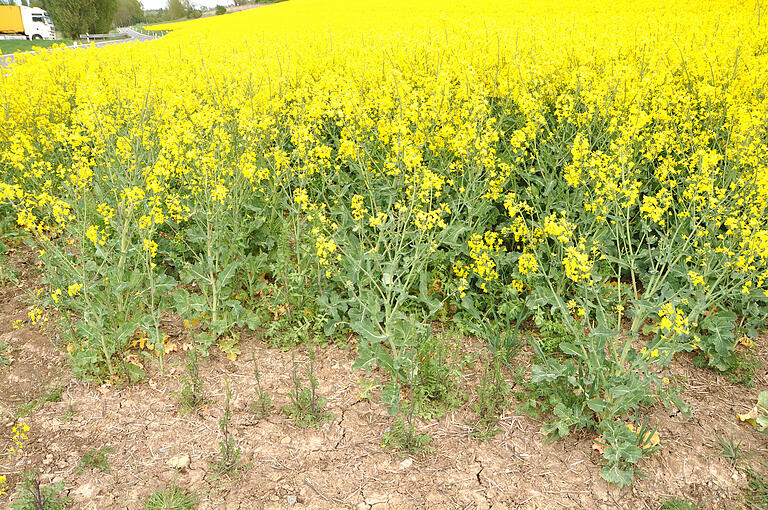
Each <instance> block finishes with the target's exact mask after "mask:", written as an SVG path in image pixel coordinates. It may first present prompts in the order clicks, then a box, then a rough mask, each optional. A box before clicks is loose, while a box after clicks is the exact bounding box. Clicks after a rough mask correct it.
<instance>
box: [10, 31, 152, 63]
mask: <svg viewBox="0 0 768 510" xmlns="http://www.w3.org/2000/svg"><path fill="white" fill-rule="evenodd" d="M117 31H118V32H120V33H121V34H125V35H127V36H128V37H126V38H124V39H107V40H104V41H98V42H93V43H80V44H73V45H72V46H65V48H70V49H73V50H74V49H78V48H90V47H91V46H96V47H97V48H101V47H102V46H107V45H108V44H120V43H127V42H143V41H151V40H152V39H158V38H159V36H156V35H146V34H142V33H140V32H137V31H136V30H133V29H132V28H127V27H125V28H118V29H117ZM41 51H49V50H47V49H46V50H41ZM25 53H37V52H36V51H28V52H25ZM22 54H23V53H22ZM13 57H14V56H13V55H0V67H5V66H7V65H8V64H10V63H11V62H13Z"/></svg>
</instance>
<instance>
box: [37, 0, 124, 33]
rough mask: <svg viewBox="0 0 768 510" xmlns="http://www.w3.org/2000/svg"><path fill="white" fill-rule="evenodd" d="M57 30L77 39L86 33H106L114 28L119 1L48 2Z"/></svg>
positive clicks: (59, 0) (47, 0)
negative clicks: (113, 23)
mask: <svg viewBox="0 0 768 510" xmlns="http://www.w3.org/2000/svg"><path fill="white" fill-rule="evenodd" d="M46 7H47V10H48V12H49V13H50V14H51V18H53V23H54V25H56V28H57V29H59V30H61V31H62V32H64V35H65V36H67V37H69V38H71V39H77V38H78V37H80V34H84V33H96V34H100V33H106V32H109V30H110V28H111V27H112V22H113V20H114V18H115V12H116V11H117V0H46Z"/></svg>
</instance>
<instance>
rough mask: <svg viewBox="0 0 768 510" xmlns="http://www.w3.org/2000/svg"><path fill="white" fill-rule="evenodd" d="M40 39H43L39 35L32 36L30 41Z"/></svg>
mask: <svg viewBox="0 0 768 510" xmlns="http://www.w3.org/2000/svg"><path fill="white" fill-rule="evenodd" d="M42 38H43V36H42V35H40V34H35V35H33V36H32V40H33V41H34V40H35V39H42Z"/></svg>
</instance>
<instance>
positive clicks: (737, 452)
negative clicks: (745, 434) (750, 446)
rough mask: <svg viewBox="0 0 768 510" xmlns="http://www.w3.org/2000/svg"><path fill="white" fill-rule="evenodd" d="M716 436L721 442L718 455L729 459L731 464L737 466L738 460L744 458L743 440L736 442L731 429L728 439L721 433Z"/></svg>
mask: <svg viewBox="0 0 768 510" xmlns="http://www.w3.org/2000/svg"><path fill="white" fill-rule="evenodd" d="M715 437H716V438H717V441H718V442H719V443H720V451H719V452H718V455H720V457H723V458H724V459H727V460H728V462H730V463H731V466H735V465H736V462H737V461H739V460H740V459H743V458H744V452H743V451H742V450H741V441H739V442H736V439H734V437H733V430H731V434H730V435H729V436H728V439H727V440H726V439H725V438H724V437H723V436H720V435H715Z"/></svg>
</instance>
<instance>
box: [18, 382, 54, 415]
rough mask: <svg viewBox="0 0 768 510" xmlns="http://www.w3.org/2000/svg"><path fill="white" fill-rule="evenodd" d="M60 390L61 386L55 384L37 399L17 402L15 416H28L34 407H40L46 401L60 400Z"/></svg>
mask: <svg viewBox="0 0 768 510" xmlns="http://www.w3.org/2000/svg"><path fill="white" fill-rule="evenodd" d="M62 391H63V388H62V387H61V386H56V387H54V388H51V389H50V390H48V393H46V394H45V395H43V396H41V397H39V398H37V399H34V400H30V401H29V402H24V403H23V404H19V406H18V407H17V408H16V417H17V418H24V417H26V416H29V415H30V414H31V413H32V412H33V411H34V410H35V409H38V408H40V407H42V406H43V405H44V404H45V403H46V402H61V392H62Z"/></svg>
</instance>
